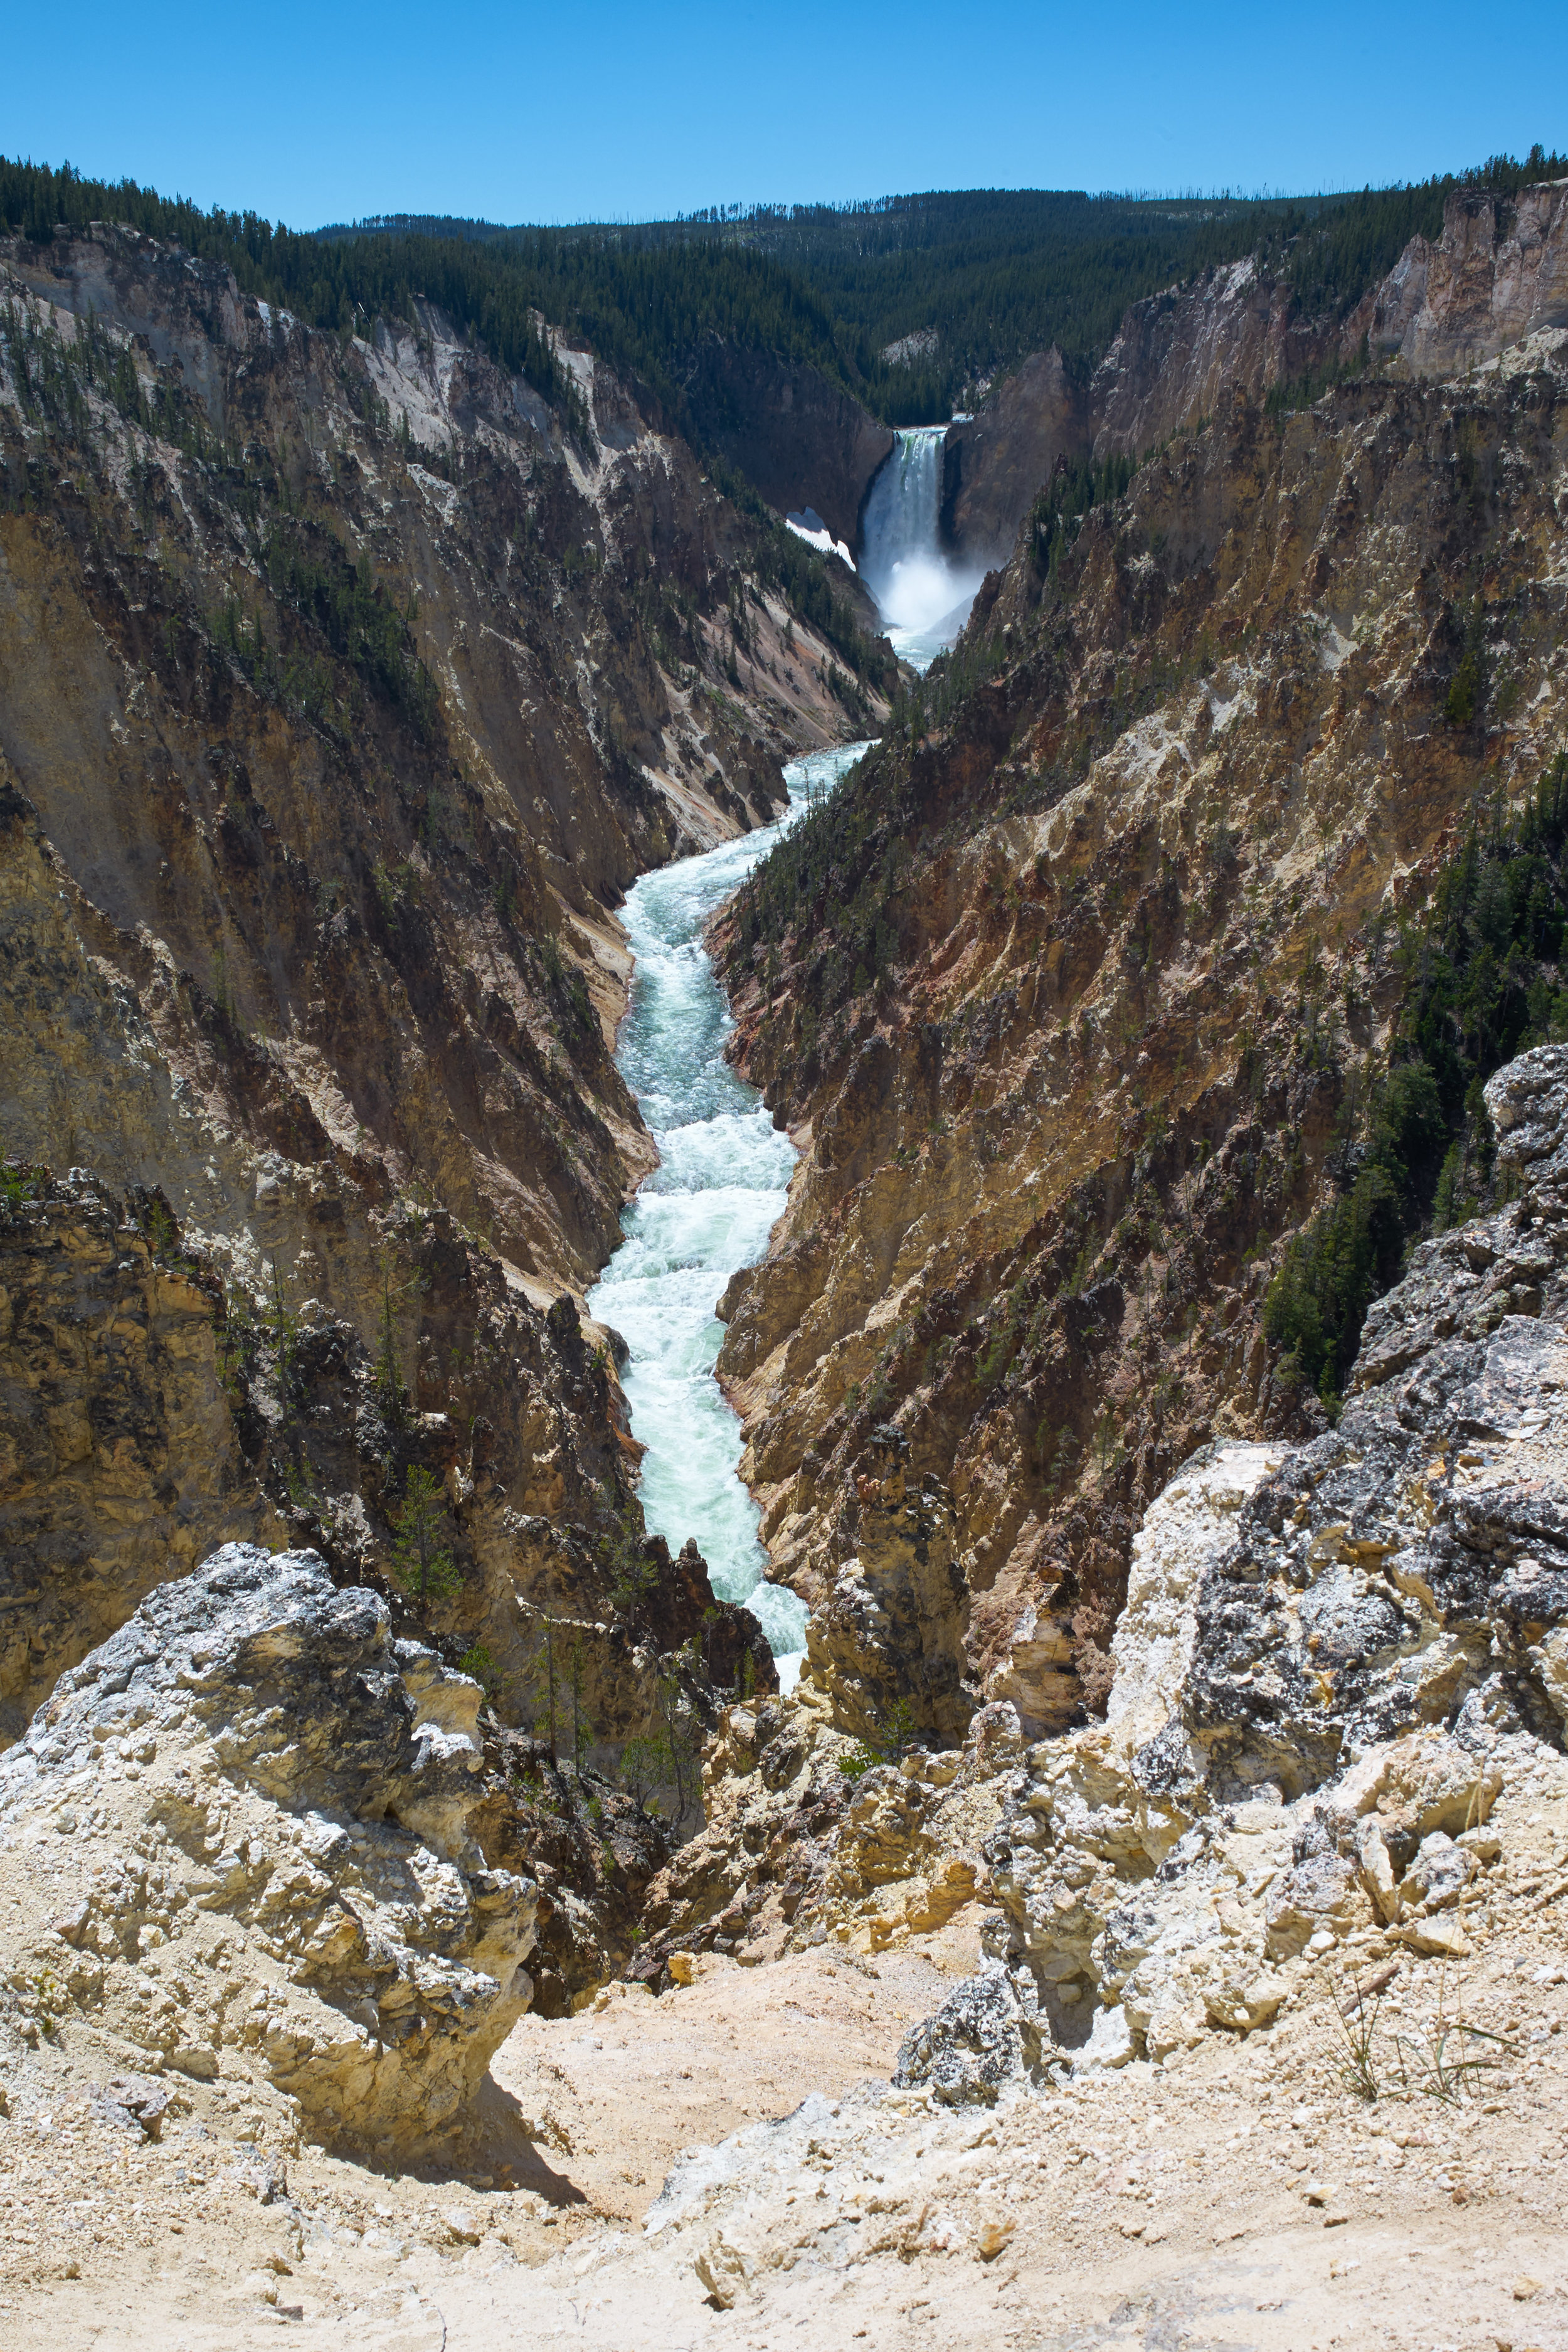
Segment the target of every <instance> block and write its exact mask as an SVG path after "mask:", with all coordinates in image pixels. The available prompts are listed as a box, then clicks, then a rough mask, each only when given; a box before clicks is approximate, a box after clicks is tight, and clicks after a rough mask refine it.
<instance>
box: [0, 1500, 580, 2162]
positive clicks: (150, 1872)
mask: <svg viewBox="0 0 1568 2352" xmlns="http://www.w3.org/2000/svg"><path fill="white" fill-rule="evenodd" d="M480 1696H481V1694H480V1692H479V1686H478V1685H477V1684H475V1683H473V1682H471V1681H469V1680H468V1677H467V1676H466V1675H457V1674H453V1673H451V1672H450V1671H448V1670H447V1668H446V1667H445V1666H443V1665H442V1664H441V1663H440V1661H439V1659H437V1657H436V1656H435V1655H434V1654H433V1653H432V1652H430V1651H429V1650H427V1649H426V1648H424V1647H423V1646H422V1645H421V1644H419V1643H411V1642H394V1640H393V1639H392V1634H391V1629H390V1624H389V1620H388V1613H387V1608H386V1604H385V1602H384V1601H383V1600H382V1599H381V1598H380V1596H379V1595H377V1594H375V1593H374V1592H371V1591H366V1590H363V1589H362V1588H356V1587H350V1588H348V1589H347V1590H339V1589H338V1588H337V1587H335V1586H334V1585H333V1583H332V1580H331V1576H330V1575H329V1573H328V1571H327V1569H326V1567H325V1565H324V1563H323V1562H322V1561H321V1559H319V1558H318V1557H317V1556H316V1555H315V1554H314V1553H311V1552H280V1553H276V1554H274V1553H269V1552H266V1551H262V1550H260V1549H258V1548H256V1547H255V1546H253V1545H248V1544H228V1545H226V1546H224V1548H223V1549H221V1550H220V1551H217V1552H216V1553H215V1554H214V1555H213V1556H212V1558H211V1559H208V1560H207V1561H206V1562H205V1564H204V1565H203V1566H202V1567H200V1568H199V1569H197V1570H195V1572H194V1573H193V1574H192V1575H190V1576H189V1577H186V1578H184V1579H181V1580H176V1581H174V1582H170V1583H167V1584H164V1585H162V1586H160V1588H159V1589H158V1590H157V1591H155V1592H153V1594H152V1595H151V1596H150V1597H149V1598H148V1599H147V1600H146V1601H143V1602H142V1606H141V1607H140V1608H139V1609H138V1610H137V1612H136V1613H135V1615H134V1616H133V1617H132V1619H131V1620H130V1621H129V1622H128V1623H127V1624H125V1625H124V1626H122V1627H121V1630H120V1632H119V1633H116V1634H114V1635H113V1636H112V1638H111V1639H110V1641H108V1642H106V1643H103V1645H102V1646H101V1648H100V1649H98V1650H95V1651H93V1652H92V1653H91V1654H89V1656H88V1657H86V1658H84V1659H83V1660H82V1661H81V1663H80V1664H79V1665H77V1666H75V1667H73V1668H72V1669H71V1670H70V1671H69V1672H68V1673H67V1674H66V1675H64V1676H63V1677H62V1678H61V1681H60V1685H59V1687H58V1690H57V1692H56V1693H55V1696H53V1697H52V1698H51V1699H50V1700H49V1701H48V1702H47V1705H46V1706H43V1707H42V1708H41V1709H40V1710H39V1712H38V1714H37V1716H36V1717H35V1718H34V1720H33V1723H32V1726H31V1727H30V1728H29V1730H28V1732H27V1734H26V1738H24V1739H23V1740H22V1741H21V1742H20V1744H19V1745H18V1746H17V1747H16V1748H13V1749H12V1750H11V1751H10V1752H9V1753H8V1754H7V1755H5V1757H4V1758H0V1880H3V1881H4V1882H5V1884H6V1886H7V1893H8V1895H9V1898H10V1899H9V1903H8V1906H7V1914H6V1924H5V1929H4V1931H3V1946H0V1965H3V1967H4V1970H5V1977H6V1979H8V1982H9V1985H10V1987H11V1996H12V1998H11V2005H12V2008H13V2011H14V2012H15V2013H16V2017H17V2020H18V2022H19V2023H20V2024H21V2026H22V2030H23V2031H24V2032H28V2033H29V2036H30V2037H31V2036H32V2035H36V2034H37V2032H39V2031H40V2030H43V2031H47V2030H48V2028H49V2027H51V2026H52V2025H54V2024H56V2023H58V2021H59V2018H60V2015H61V2014H62V2012H68V2013H72V2014H74V2015H76V2016H77V2017H78V2018H79V2020H80V2021H81V2022H82V2023H83V2024H84V2025H85V2026H86V2027H87V2028H88V2029H89V2031H91V2032H95V2033H98V2034H100V2035H101V2036H102V2037H103V2038H104V2039H105V2041H106V2042H108V2043H109V2045H110V2047H112V2048H113V2049H114V2050H115V2051H116V2052H117V2053H123V2052H124V2051H125V2049H126V2047H127V2045H129V2046H130V2048H131V2049H132V2050H133V2051H134V2052H135V2053H137V2055H138V2059H139V2061H140V2063H144V2064H145V2065H146V2066H147V2067H148V2068H149V2069H150V2070H153V2071H162V2070H164V2069H174V2070H176V2071H178V2072H183V2073H184V2074H189V2075H192V2076H195V2077H196V2078H197V2079H202V2080H211V2079H213V2078H214V2077H217V2076H224V2077H230V2076H233V2077H238V2078H240V2079H241V2080H245V2079H256V2078H260V2079H261V2080H263V2081H265V2082H267V2083H268V2084H270V2085H271V2086H272V2087H273V2089H274V2090H276V2091H278V2092H280V2093H281V2094H282V2095H284V2096H285V2098H287V2099H288V2100H289V2101H291V2102H293V2103H294V2105H295V2109H296V2112H297V2114H298V2116H299V2119H300V2125H301V2126H302V2127H303V2129H304V2130H305V2131H307V2132H308V2133H310V2135H311V2136H313V2137H317V2138H320V2139H321V2140H324V2141H328V2142H331V2143H357V2144H360V2145H367V2146H369V2147H372V2148H374V2150H375V2152H376V2153H378V2154H380V2155H389V2154H393V2153H397V2152H402V2151H404V2150H406V2149H409V2148H412V2147H417V2146H419V2145H421V2144H424V2143H426V2142H428V2141H430V2140H431V2139H432V2138H433V2137H437V2136H438V2135H440V2134H441V2133H442V2132H443V2131H445V2130H446V2129H447V2128H448V2127H449V2126H452V2125H454V2124H455V2123H456V2122H457V2121H458V2118H459V2117H460V2116H461V2115H462V2113H463V2111H464V2109H465V2107H466V2106H467V2105H468V2101H469V2100H470V2099H471V2098H472V2096H473V2095H474V2093H475V2092H476V2091H477V2089H478V2087H479V2083H480V2080H481V2079H482V2077H483V2075H484V2073H485V2069H486V2066H487V2064H488V2063H489V2057H490V2053H492V2051H494V2050H495V2048H496V2047H497V2046H498V2044H499V2043H500V2041H501V2040H502V2038H503V2037H504V2035H505V2034H506V2033H507V2032H508V2031H509V2030H510V2027H511V2025H512V2023H513V2022H514V2021H515V2020H516V2019H517V2017H518V2016H520V2015H521V2012H522V2011H523V2010H524V2009H525V2008H526V2007H527V2005H528V2001H529V1998H530V1994H531V1983H530V1979H529V1976H528V1972H527V1970H526V1969H525V1968H524V1966H523V1962H524V1959H525V1958H526V1956H527V1954H528V1952H529V1950H530V1948H531V1944H532V1940H533V1932H534V1915H535V1891H534V1888H533V1887H532V1885H531V1884H530V1883H529V1882H527V1881H526V1880H524V1879H522V1878H521V1877H518V1876H516V1875H514V1874H510V1873H508V1872H505V1871H500V1870H491V1869H488V1868H487V1867H486V1865H485V1862H484V1857H483V1854H482V1853H481V1852H480V1850H479V1845H478V1843H476V1842H475V1839H474V1837H473V1835H472V1834H471V1831H470V1821H469V1817H470V1814H471V1813H472V1812H473V1811H474V1810H475V1808H476V1807H477V1805H478V1803H479V1800H480V1797H481V1794H482V1770H483V1759H482V1756H481V1753H480V1749H479V1744H478V1739H477V1736H476V1727H477V1718H478V1712H479V1700H480ZM46 1998H47V2007H48V2015H47V2017H45V2016H44V2015H42V2014H41V2013H40V2003H41V2002H44V2001H45V2000H46ZM110 2095H111V2096H116V2104H119V2105H123V2106H125V2107H126V2109H127V2111H128V2112H133V2113H136V2114H138V2115H142V2116H145V2113H146V2109H145V2103H144V2102H143V2103H142V2105H140V2106H138V2105H134V2103H133V2102H132V2100H131V2099H130V2098H128V2097H127V2098H124V2099H121V2098H118V2096H117V2095H115V2094H114V2093H113V2092H112V2090H111V2094H110Z"/></svg>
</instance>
